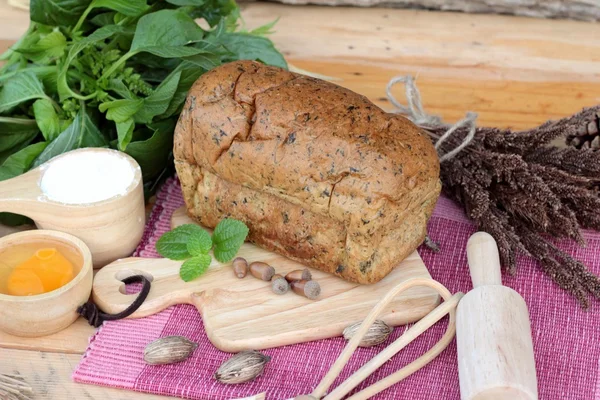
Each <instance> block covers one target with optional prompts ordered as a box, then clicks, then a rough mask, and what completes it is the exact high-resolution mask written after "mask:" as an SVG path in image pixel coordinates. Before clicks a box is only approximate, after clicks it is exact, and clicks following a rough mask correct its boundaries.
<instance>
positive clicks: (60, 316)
mask: <svg viewBox="0 0 600 400" xmlns="http://www.w3.org/2000/svg"><path fill="white" fill-rule="evenodd" d="M37 242H44V243H49V244H51V243H53V242H54V243H57V242H58V243H61V244H62V245H66V246H68V247H70V248H72V249H74V250H75V251H76V252H77V253H79V255H80V256H81V259H82V265H81V270H80V271H79V273H78V274H77V275H76V276H75V277H74V278H73V280H71V281H70V282H69V283H67V284H66V285H64V286H62V287H60V288H58V289H56V290H53V291H51V292H48V293H44V294H39V295H36V296H10V295H6V294H0V330H2V331H4V332H6V333H10V334H11V335H15V336H24V337H37V336H45V335H50V334H52V333H55V332H58V331H60V330H62V329H65V328H66V327H68V326H69V325H71V324H72V323H73V322H75V320H76V319H77V317H78V314H77V307H79V306H80V305H81V304H83V303H85V302H86V301H87V300H88V298H89V297H90V293H91V291H92V278H93V266H92V254H91V253H90V250H89V249H88V247H87V246H86V245H85V243H83V242H82V241H81V240H79V239H77V238H76V237H75V236H72V235H69V234H67V233H62V232H57V231H48V230H33V231H25V232H19V233H14V234H12V235H8V236H5V237H3V238H0V254H1V253H2V251H3V250H4V249H6V248H8V247H10V246H14V245H17V244H24V243H37Z"/></svg>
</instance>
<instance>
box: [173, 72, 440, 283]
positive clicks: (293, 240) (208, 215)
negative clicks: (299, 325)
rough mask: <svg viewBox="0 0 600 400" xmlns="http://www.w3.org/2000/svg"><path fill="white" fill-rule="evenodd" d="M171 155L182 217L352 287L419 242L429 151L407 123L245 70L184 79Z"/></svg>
mask: <svg viewBox="0 0 600 400" xmlns="http://www.w3.org/2000/svg"><path fill="white" fill-rule="evenodd" d="M174 155H175V166H176V168H177V172H178V175H179V178H180V181H181V185H182V190H183V194H184V199H185V202H186V206H187V210H188V213H189V215H190V216H191V217H192V218H194V219H195V220H197V221H198V222H200V223H202V224H203V225H206V226H209V227H214V226H215V225H216V224H217V223H218V222H219V221H220V220H221V219H222V218H225V217H232V218H236V219H239V220H242V221H244V222H245V223H246V224H247V225H248V227H249V228H250V235H249V239H250V240H251V241H253V242H255V243H256V244H258V245H260V246H261V247H264V248H267V249H269V250H273V251H276V252H278V253H280V254H283V255H285V256H287V257H289V258H292V259H294V260H297V261H300V262H302V263H304V264H306V265H309V266H311V267H315V268H318V269H321V270H324V271H327V272H330V273H333V274H336V275H338V276H341V277H342V278H344V279H347V280H349V281H352V282H358V283H374V282H377V281H379V280H380V279H382V278H383V277H384V276H385V275H387V274H388V273H389V272H390V271H391V270H392V269H393V268H394V267H395V266H397V265H398V264H399V263H400V262H401V261H402V260H403V259H404V258H405V257H406V256H408V255H409V254H410V253H411V252H412V251H414V249H415V248H416V247H417V246H418V245H419V244H420V243H421V242H422V241H423V239H424V236H425V228H426V223H427V220H428V219H429V217H430V215H431V213H432V211H433V207H434V206H435V202H436V200H437V198H438V196H439V192H440V187H441V185H440V181H439V161H438V158H437V154H436V152H435V150H434V148H433V146H432V144H431V142H430V140H429V139H428V138H427V137H426V136H425V134H423V132H421V131H420V129H419V128H418V127H416V126H415V125H414V124H412V123H411V122H410V121H408V120H407V119H405V118H403V117H401V116H398V115H394V114H388V113H385V112H384V111H382V110H381V109H379V108H378V107H377V106H375V105H374V104H372V103H371V102H369V100H367V99H366V98H365V97H364V96H361V95H358V94H356V93H354V92H352V91H350V90H348V89H344V88H342V87H339V86H337V85H334V84H331V83H328V82H325V81H322V80H319V79H315V78H311V77H306V76H302V75H298V74H294V73H291V72H288V71H285V70H283V69H280V68H275V67H269V66H265V65H262V64H259V63H256V62H252V61H237V62H233V63H229V64H225V65H223V66H221V67H218V68H216V69H214V70H212V71H209V72H207V73H206V74H204V75H203V76H201V77H200V78H199V79H198V80H197V81H196V83H195V84H194V86H193V87H192V89H191V90H190V92H189V94H188V97H187V100H186V103H185V105H184V109H183V111H182V113H181V116H180V118H179V122H178V124H177V127H176V129H175V142H174Z"/></svg>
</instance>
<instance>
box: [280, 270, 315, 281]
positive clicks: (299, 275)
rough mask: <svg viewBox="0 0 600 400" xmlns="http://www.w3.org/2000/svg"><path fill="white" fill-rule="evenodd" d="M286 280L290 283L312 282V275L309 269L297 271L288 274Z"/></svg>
mask: <svg viewBox="0 0 600 400" xmlns="http://www.w3.org/2000/svg"><path fill="white" fill-rule="evenodd" d="M285 280H286V281H288V282H293V281H310V280H312V274H311V273H310V271H309V270H308V268H304V269H296V270H294V271H291V272H288V274H287V275H286V276H285Z"/></svg>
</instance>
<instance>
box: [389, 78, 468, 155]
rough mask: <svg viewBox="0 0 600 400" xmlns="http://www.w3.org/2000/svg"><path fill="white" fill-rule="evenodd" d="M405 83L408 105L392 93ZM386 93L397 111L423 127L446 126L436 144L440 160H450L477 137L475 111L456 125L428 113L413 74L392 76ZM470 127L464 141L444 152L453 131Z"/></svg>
mask: <svg viewBox="0 0 600 400" xmlns="http://www.w3.org/2000/svg"><path fill="white" fill-rule="evenodd" d="M398 83H403V84H404V87H405V92H406V101H407V103H408V106H405V105H404V104H402V103H400V102H399V101H398V100H397V99H396V98H395V97H394V95H393V94H392V89H393V87H394V86H395V85H396V84H398ZM385 92H386V95H387V98H388V100H389V101H390V103H392V104H393V105H394V107H396V110H395V112H397V113H398V114H402V115H404V116H405V117H406V118H408V119H409V120H411V121H412V122H414V123H415V124H417V125H419V126H421V127H423V128H428V127H430V128H432V127H440V126H446V127H448V130H447V131H446V132H445V133H444V134H443V135H442V136H441V137H440V138H439V139H438V140H437V141H436V142H435V144H434V146H435V149H436V150H437V152H438V157H439V158H440V162H443V161H446V160H450V159H451V158H453V157H454V156H456V155H457V154H458V153H460V152H461V151H462V150H463V149H464V148H465V147H467V146H468V145H469V143H471V141H472V140H473V138H474V137H475V133H476V131H477V126H476V124H475V121H476V120H477V114H476V113H474V112H468V113H467V115H466V117H465V118H463V119H461V120H460V121H458V122H457V123H456V124H454V125H447V124H445V123H444V122H443V121H442V119H441V118H440V117H438V116H437V115H431V114H427V113H426V112H425V110H423V103H422V102H421V93H420V92H419V89H418V88H417V85H416V84H415V80H414V78H413V77H412V76H410V75H407V76H397V77H395V78H392V79H391V80H390V82H389V83H388V85H387V87H386V90H385ZM462 127H469V132H468V134H467V136H465V138H464V139H463V141H462V143H461V144H460V145H458V146H457V147H455V148H454V149H452V150H450V151H449V152H446V153H443V152H442V150H441V146H442V144H443V143H444V142H445V141H446V140H447V139H448V138H449V137H450V136H452V134H453V133H455V132H456V131H457V130H458V129H459V128H462Z"/></svg>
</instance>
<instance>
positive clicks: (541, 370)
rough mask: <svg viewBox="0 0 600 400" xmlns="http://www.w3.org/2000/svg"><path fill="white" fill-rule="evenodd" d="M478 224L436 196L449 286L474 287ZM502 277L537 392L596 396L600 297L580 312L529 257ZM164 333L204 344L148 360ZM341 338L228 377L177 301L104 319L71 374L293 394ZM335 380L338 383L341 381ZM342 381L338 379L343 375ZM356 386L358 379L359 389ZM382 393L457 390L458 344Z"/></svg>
mask: <svg viewBox="0 0 600 400" xmlns="http://www.w3.org/2000/svg"><path fill="white" fill-rule="evenodd" d="M182 204H183V200H182V198H181V193H180V187H179V184H178V182H177V181H176V180H174V179H173V180H170V181H169V182H168V183H167V184H166V185H165V186H164V187H163V188H162V190H161V192H160V193H159V194H158V200H157V203H156V206H155V207H154V210H153V212H152V215H151V217H150V220H149V222H148V226H147V229H146V233H145V235H144V238H143V241H142V243H141V244H140V247H139V248H138V250H137V252H136V255H139V256H144V257H156V256H157V254H156V252H155V251H154V244H155V242H156V240H157V238H158V237H160V235H161V234H162V233H164V232H165V231H166V230H168V229H169V219H170V215H171V213H172V212H173V210H175V209H176V208H177V207H179V206H180V205H182ZM474 231H475V229H474V227H473V226H472V225H471V224H470V223H469V222H468V221H467V220H466V218H465V216H464V214H463V213H462V211H461V210H460V208H458V207H457V206H456V205H455V204H454V203H452V202H451V201H450V200H448V199H445V198H442V199H440V201H439V202H438V205H437V207H436V210H435V213H434V215H433V217H432V219H431V222H430V226H429V232H430V234H431V236H432V237H433V238H434V239H435V240H437V241H439V242H440V243H441V246H442V251H441V253H438V254H433V253H431V252H430V251H428V250H427V249H423V248H421V249H420V250H419V251H420V254H421V256H422V257H423V260H424V261H425V264H426V265H427V267H428V268H429V270H430V272H431V275H432V276H433V278H434V279H437V280H438V281H440V282H442V283H443V284H444V285H446V286H447V287H448V289H450V291H452V292H456V291H459V290H460V291H464V292H466V291H468V290H469V289H470V288H471V284H470V279H469V273H468V268H467V262H466V256H465V245H466V241H467V239H468V237H469V236H470V234H471V233H473V232H474ZM586 239H587V240H588V246H587V248H585V249H584V248H578V247H576V246H574V245H572V244H568V243H562V244H561V245H562V248H564V249H566V250H567V251H569V252H570V253H571V254H573V255H575V257H577V258H578V259H580V260H582V261H584V262H585V263H586V264H587V265H589V266H590V267H591V268H592V269H593V270H594V272H596V273H600V234H597V233H590V232H588V233H586ZM504 281H505V284H506V285H507V286H510V287H512V288H513V289H515V290H516V291H517V292H519V293H520V294H521V295H523V297H524V298H525V300H526V302H527V304H528V306H529V311H530V314H531V320H532V330H533V332H532V333H533V340H534V348H535V356H536V366H537V371H538V381H539V390H540V398H541V399H547V400H558V399H560V400H562V399H577V400H588V399H600V372H599V371H600V304H599V303H598V302H597V301H596V302H595V303H594V304H593V306H592V310H591V311H587V312H586V311H583V310H581V308H580V307H579V305H578V304H577V303H576V302H575V301H574V299H573V298H572V297H570V296H569V295H567V294H566V293H564V292H563V291H561V290H560V289H559V288H558V287H557V286H556V285H555V284H553V283H552V282H551V281H550V280H549V279H548V278H546V277H545V276H544V275H543V274H542V272H541V271H540V270H539V267H538V266H537V265H536V264H535V263H534V262H533V261H532V260H530V259H528V258H522V259H520V260H519V271H518V273H517V276H515V277H510V276H505V277H504ZM445 325H446V323H445V321H442V322H441V323H440V324H438V326H435V327H433V328H432V329H430V330H429V331H428V332H426V333H425V334H423V335H422V336H421V337H419V338H418V339H417V340H416V341H415V342H414V343H412V344H411V345H410V346H409V347H408V348H406V349H405V350H403V351H402V352H401V353H400V354H398V355H397V356H396V357H394V358H393V359H392V360H391V361H390V362H388V363H386V364H385V365H384V366H382V367H381V368H380V369H379V370H378V371H377V372H376V373H375V374H373V375H372V376H371V377H370V378H369V379H368V380H367V381H366V382H365V383H364V384H363V385H362V386H361V387H365V386H366V385H368V384H371V383H373V382H375V381H377V380H379V379H381V378H382V377H384V376H386V375H389V374H390V373H392V372H393V371H396V370H397V369H399V368H401V367H402V366H403V365H405V364H406V363H408V362H410V361H411V360H413V359H414V358H416V357H417V356H418V355H420V354H422V353H423V352H424V351H425V350H426V349H427V348H429V347H430V346H431V345H432V344H434V343H435V342H436V341H437V340H438V339H439V337H440V336H441V335H442V333H443V331H444V329H445ZM403 330H404V328H402V327H399V328H396V330H395V332H394V334H393V335H392V337H391V338H390V339H389V341H388V342H387V343H386V344H384V345H380V346H377V347H375V348H370V349H359V350H358V351H357V353H356V354H355V355H354V357H353V358H352V360H351V361H350V363H349V364H348V366H347V367H346V369H345V370H344V372H343V375H342V377H341V378H340V379H345V378H346V377H348V376H349V375H350V374H351V373H352V372H353V371H355V370H356V369H358V368H359V367H360V366H361V365H363V364H364V363H365V362H366V361H367V360H369V359H370V358H371V357H373V356H374V355H375V354H376V353H378V352H379V351H381V349H383V348H384V346H385V345H387V344H389V343H390V342H391V341H392V340H393V339H395V338H396V337H398V336H399V335H400V334H401V333H402V332H403ZM168 335H183V336H186V337H188V338H189V339H191V340H194V341H196V342H198V343H199V347H198V349H197V350H196V351H195V353H194V354H193V356H192V357H190V358H189V359H188V360H186V361H184V362H182V363H179V364H173V365H167V366H148V365H145V364H144V363H143V360H142V351H143V349H144V347H145V346H146V344H148V343H149V342H150V341H152V340H154V339H156V338H159V337H163V336H168ZM343 347H344V341H343V340H342V339H340V338H334V339H329V340H322V341H317V342H311V343H306V344H299V345H294V346H286V347H282V348H278V349H271V350H265V351H264V353H265V354H268V355H270V356H271V357H272V361H271V362H270V363H269V364H267V367H266V369H265V373H264V375H263V376H261V377H260V378H258V379H256V380H255V381H253V382H251V383H246V384H241V385H233V386H226V385H223V384H220V383H218V382H216V381H215V380H214V379H213V377H212V376H213V374H214V372H215V371H216V369H217V368H218V366H219V365H220V364H221V363H222V362H223V361H224V360H226V359H227V358H228V357H229V355H228V354H226V353H223V352H221V351H219V350H217V349H215V348H214V347H213V346H212V345H211V344H210V342H209V341H208V339H207V337H206V333H205V331H204V328H203V325H202V319H201V317H200V315H199V314H198V312H197V311H196V309H195V308H194V307H192V306H187V305H180V306H175V307H171V308H169V309H167V310H165V311H163V312H161V313H159V314H157V315H154V316H152V317H148V318H144V319H139V320H121V321H115V322H107V323H105V324H104V326H103V327H102V328H101V329H100V330H99V331H98V333H97V334H96V335H95V336H94V337H92V339H91V341H90V345H89V348H88V350H87V352H86V353H85V355H84V357H83V359H82V361H81V363H80V364H79V366H78V367H77V369H76V370H75V372H74V373H73V379H74V380H75V381H77V382H82V383H90V384H97V385H106V386H114V387H119V388H124V389H130V390H136V391H141V392H148V393H156V394H165V395H171V396H178V397H182V398H190V399H203V400H207V399H223V400H225V399H233V398H241V397H247V396H250V395H254V394H257V393H261V392H267V398H268V399H288V398H293V397H294V396H297V395H299V394H306V393H310V392H311V391H312V389H313V388H314V387H315V386H316V385H317V384H318V382H319V381H320V379H321V378H322V377H323V376H324V374H325V373H326V372H327V370H328V369H329V367H330V366H331V365H332V363H333V362H334V361H335V359H336V357H337V356H338V355H339V354H340V352H341V350H342V348H343ZM340 379H338V382H337V383H339V382H341V381H340ZM337 383H336V384H337ZM359 389H360V388H359ZM376 398H377V399H411V400H426V399H450V400H455V399H459V389H458V373H457V362H456V346H455V345H454V342H453V343H452V344H451V345H450V346H449V347H448V349H446V351H444V352H443V353H442V354H441V355H440V356H439V357H438V358H437V359H435V360H434V361H433V362H432V363H431V364H430V365H428V366H427V367H425V368H424V369H422V370H420V371H418V372H417V373H415V374H414V375H412V376H410V377H409V378H407V379H406V380H404V381H403V382H400V383H399V384H396V385H395V386H393V387H391V388H390V389H388V390H386V391H385V392H382V393H381V394H380V395H378V396H377V397H376Z"/></svg>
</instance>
